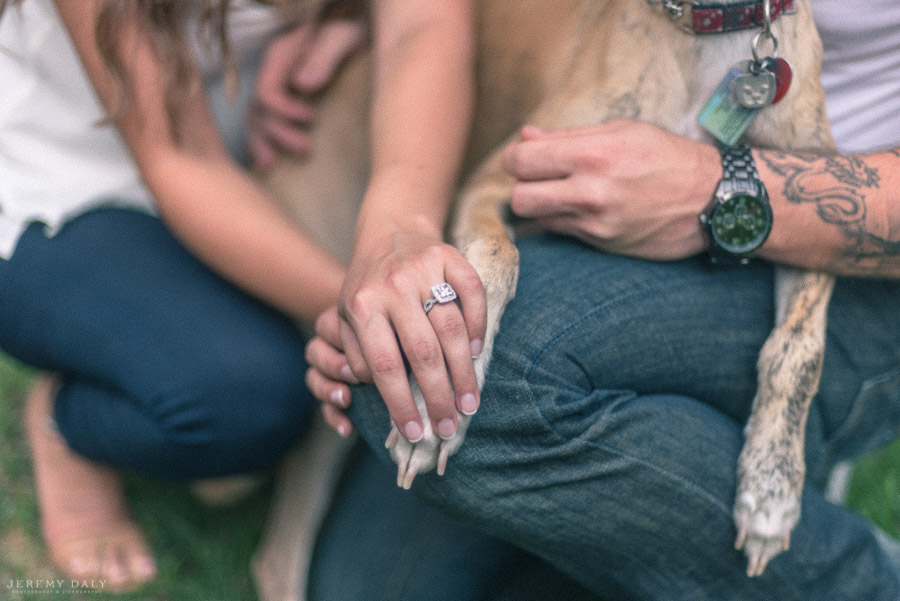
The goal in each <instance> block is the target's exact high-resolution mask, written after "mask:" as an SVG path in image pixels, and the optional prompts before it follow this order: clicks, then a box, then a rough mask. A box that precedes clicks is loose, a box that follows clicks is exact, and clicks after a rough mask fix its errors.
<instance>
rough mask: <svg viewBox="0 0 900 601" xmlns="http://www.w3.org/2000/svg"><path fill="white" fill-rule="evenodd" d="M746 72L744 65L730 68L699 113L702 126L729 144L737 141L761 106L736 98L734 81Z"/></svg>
mask: <svg viewBox="0 0 900 601" xmlns="http://www.w3.org/2000/svg"><path fill="white" fill-rule="evenodd" d="M742 66H743V65H742ZM746 74H747V70H746V69H743V68H742V67H732V68H731V69H729V70H728V73H726V74H725V78H724V79H723V80H722V82H721V83H720V84H719V85H718V87H716V89H715V91H714V92H713V93H712V96H710V97H709V100H707V101H706V104H705V105H704V106H703V109H702V110H701V111H700V114H699V115H697V122H698V123H699V124H700V126H701V127H702V128H703V129H705V130H706V131H708V132H709V133H711V134H712V135H713V137H715V138H716V139H717V140H719V141H720V142H721V143H722V144H725V145H727V146H731V145H733V144H736V143H737V141H738V140H739V139H740V138H741V136H743V135H744V132H745V131H747V128H748V127H750V124H751V123H753V119H754V118H755V117H756V113H758V112H759V108H748V107H746V106H742V105H741V104H740V102H738V100H737V98H735V94H734V81H735V80H736V79H738V78H740V77H743V76H745V75H746Z"/></svg>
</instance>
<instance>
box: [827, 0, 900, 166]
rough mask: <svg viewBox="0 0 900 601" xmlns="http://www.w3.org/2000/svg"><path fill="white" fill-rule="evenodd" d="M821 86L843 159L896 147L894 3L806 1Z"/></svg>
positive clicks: (899, 111) (899, 67) (899, 18)
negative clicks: (818, 47)
mask: <svg viewBox="0 0 900 601" xmlns="http://www.w3.org/2000/svg"><path fill="white" fill-rule="evenodd" d="M811 4H812V8H813V15H814V16H815V19H816V24H817V25H818V28H819V33H820V34H821V36H822V41H823V42H824V44H825V60H824V64H823V68H822V83H823V84H824V86H825V91H826V96H827V98H826V104H827V110H828V118H829V120H830V121H831V129H832V133H833V134H834V138H835V140H836V142H837V145H838V149H839V150H840V151H841V153H843V154H853V153H864V152H873V151H876V150H888V149H890V148H896V147H898V146H900V1H898V0H858V1H853V2H851V1H849V0H812V2H811Z"/></svg>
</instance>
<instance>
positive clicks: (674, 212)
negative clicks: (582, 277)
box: [505, 121, 722, 260]
mask: <svg viewBox="0 0 900 601" xmlns="http://www.w3.org/2000/svg"><path fill="white" fill-rule="evenodd" d="M521 135H522V139H521V141H519V142H516V143H513V144H511V145H510V146H509V148H508V149H507V150H506V155H505V166H506V169H507V170H508V171H509V173H511V174H512V175H513V176H514V177H515V178H516V179H517V180H518V183H516V185H515V187H514V188H513V193H512V210H513V211H514V212H515V213H516V214H517V215H520V216H522V217H530V218H535V219H536V220H537V222H538V223H539V224H540V225H541V226H543V227H544V228H546V229H548V230H551V231H554V232H557V233H560V234H566V235H569V236H574V237H575V238H578V239H580V240H582V241H584V242H586V243H588V244H591V245H593V246H595V247H597V248H599V249H601V250H604V251H606V252H612V253H618V254H624V255H630V256H634V257H640V258H645V259H655V260H673V259H681V258H684V257H688V256H691V255H694V254H696V253H699V252H701V251H703V250H704V249H705V248H706V245H707V242H706V237H705V236H704V234H703V232H702V230H701V229H700V222H699V216H700V213H701V212H702V211H703V209H704V208H705V207H706V205H707V204H708V203H709V201H710V199H711V198H712V196H713V192H714V191H715V188H716V185H717V183H718V181H719V179H720V178H721V175H722V169H721V160H720V158H719V153H718V151H717V150H716V149H715V147H713V146H710V145H708V144H702V143H699V142H694V141H692V140H689V139H687V138H684V137H682V136H679V135H676V134H673V133H670V132H667V131H665V130H663V129H660V128H658V127H656V126H653V125H650V124H647V123H640V122H633V121H613V122H609V123H604V124H602V125H598V126H594V127H583V128H573V129H563V130H558V131H553V132H545V131H542V130H540V129H538V128H536V127H532V126H526V127H524V128H523V129H522V132H521Z"/></svg>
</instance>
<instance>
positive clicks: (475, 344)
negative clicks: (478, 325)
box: [469, 338, 484, 359]
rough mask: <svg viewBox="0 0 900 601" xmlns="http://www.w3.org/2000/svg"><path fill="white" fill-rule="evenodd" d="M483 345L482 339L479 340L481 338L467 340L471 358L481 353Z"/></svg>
mask: <svg viewBox="0 0 900 601" xmlns="http://www.w3.org/2000/svg"><path fill="white" fill-rule="evenodd" d="M483 346H484V341H483V340H481V338H476V339H474V340H471V341H469V350H471V351H472V358H473V359H474V358H475V357H477V356H478V355H480V354H481V350H482V348H483Z"/></svg>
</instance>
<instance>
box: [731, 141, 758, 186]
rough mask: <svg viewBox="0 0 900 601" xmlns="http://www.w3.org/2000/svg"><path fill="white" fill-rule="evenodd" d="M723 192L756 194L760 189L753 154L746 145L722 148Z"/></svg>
mask: <svg viewBox="0 0 900 601" xmlns="http://www.w3.org/2000/svg"><path fill="white" fill-rule="evenodd" d="M721 152H722V184H723V186H724V189H723V190H722V191H723V192H750V193H757V192H758V191H759V189H760V187H761V185H762V184H761V182H760V181H759V172H758V171H757V170H756V163H755V162H754V161H753V153H752V152H751V151H750V147H749V146H747V145H746V144H735V145H733V146H722V148H721Z"/></svg>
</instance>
